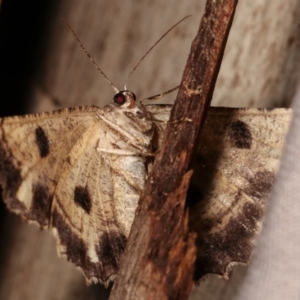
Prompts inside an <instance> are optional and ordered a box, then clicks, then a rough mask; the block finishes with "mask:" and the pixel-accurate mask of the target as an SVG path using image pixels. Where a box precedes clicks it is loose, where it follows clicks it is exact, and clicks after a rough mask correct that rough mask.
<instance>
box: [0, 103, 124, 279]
mask: <svg viewBox="0 0 300 300" xmlns="http://www.w3.org/2000/svg"><path fill="white" fill-rule="evenodd" d="M98 111H99V108H97V107H76V108H71V109H63V110H59V111H55V112H50V113H41V114H35V115H27V116H24V117H8V118H4V119H1V124H0V134H1V135H0V138H1V143H0V184H1V187H2V193H3V199H4V202H5V203H6V205H7V207H8V208H9V209H10V210H12V211H13V212H15V213H17V214H20V215H22V217H23V219H25V220H27V221H33V222H36V223H38V224H39V225H40V227H41V228H52V229H53V232H54V234H55V236H56V237H58V239H59V243H58V251H59V253H60V254H63V255H66V256H67V258H68V259H69V260H71V261H72V262H73V263H75V264H76V265H77V266H79V267H81V268H82V270H83V272H84V274H85V276H86V278H87V279H88V280H89V281H91V280H92V281H101V282H103V283H107V282H108V281H109V280H111V279H113V277H114V275H115V274H116V272H117V265H118V262H119V258H120V255H121V252H123V250H124V247H125V242H126V239H125V237H124V236H123V234H122V233H121V232H120V230H119V228H118V227H117V226H116V225H115V222H114V218H113V201H112V199H111V197H112V195H111V189H110V187H111V181H110V180H109V179H110V173H109V169H108V168H107V167H106V166H105V163H104V162H103V161H102V160H101V157H100V155H99V154H98V153H97V151H96V148H97V146H98V143H99V137H100V135H101V133H103V126H102V125H101V122H100V120H99V117H98V116H97V112H98ZM102 136H103V135H102ZM103 142H105V141H103Z"/></svg>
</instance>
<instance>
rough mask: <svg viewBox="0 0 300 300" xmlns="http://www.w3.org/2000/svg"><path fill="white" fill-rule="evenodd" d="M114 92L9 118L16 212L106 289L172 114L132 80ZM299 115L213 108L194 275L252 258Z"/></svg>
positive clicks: (7, 197)
mask: <svg viewBox="0 0 300 300" xmlns="http://www.w3.org/2000/svg"><path fill="white" fill-rule="evenodd" d="M175 26H176V25H175ZM173 27H174V26H173ZM173 27H172V28H173ZM172 28H171V29H172ZM76 38H77V37H76ZM79 43H80V41H79ZM80 44H81V43H80ZM81 46H82V45H81ZM82 47H83V46H82ZM152 48H153V47H152ZM152 48H151V49H152ZM83 49H84V47H83ZM151 49H150V50H151ZM84 50H85V49H84ZM148 52H149V51H148ZM146 54H147V53H146ZM97 68H98V69H99V70H100V72H101V73H102V74H103V75H104V77H105V78H106V79H107V80H108V81H109V82H110V80H109V79H108V78H107V77H106V75H105V74H104V73H103V72H102V71H101V69H100V68H99V67H98V66H97ZM128 78H129V76H128ZM110 83H111V82H110ZM112 86H113V85H112ZM113 87H114V86H113ZM114 89H115V91H116V94H115V96H114V98H113V102H112V103H111V104H109V105H107V106H105V107H104V108H103V109H101V108H98V107H96V106H80V107H74V108H66V109H62V110H57V111H52V112H45V113H40V114H32V115H25V116H21V117H6V118H2V119H0V186H1V190H2V197H3V200H4V202H5V204H6V206H7V208H8V209H9V210H10V211H12V212H14V213H17V214H19V215H21V216H22V218H23V219H24V220H26V221H28V222H33V223H36V224H38V225H39V226H40V228H42V229H49V230H51V231H52V233H53V234H54V236H55V237H56V239H57V249H58V253H59V254H60V255H63V256H66V257H67V259H68V260H69V261H71V262H73V263H74V264H75V265H76V266H78V267H80V268H81V269H82V271H83V273H84V275H85V277H86V279H87V281H88V282H101V283H103V284H105V285H107V284H108V283H109V282H110V281H112V280H114V278H115V276H116V274H117V271H118V265H119V262H120V258H121V255H122V253H123V251H124V248H125V245H126V241H127V238H128V235H129V232H130V228H131V224H132V221H133V218H134V214H135V209H136V207H137V203H138V200H139V198H140V195H141V193H142V192H143V188H144V184H145V180H146V178H147V174H148V172H149V168H150V166H151V160H152V157H153V154H154V153H155V151H157V150H158V149H159V147H160V145H161V142H162V137H163V133H164V130H165V126H166V123H167V121H168V119H169V115H170V110H171V107H170V106H159V105H137V102H136V96H135V95H134V93H132V92H130V91H128V90H127V88H126V84H125V88H124V90H123V91H118V90H117V89H116V88H115V87H114ZM153 98H155V97H153ZM290 119H291V111H290V110H285V109H274V110H258V109H229V108H210V110H209V113H208V117H207V120H206V122H205V126H204V129H203V132H202V135H201V138H200V142H201V143H200V145H199V149H198V152H197V156H196V160H195V164H194V166H193V167H194V175H193V178H192V184H191V187H190V190H189V193H188V198H187V204H188V206H189V207H190V228H191V230H193V231H196V232H197V234H198V238H197V245H199V248H198V253H197V262H196V272H195V279H198V278H200V277H201V276H203V275H205V274H207V273H215V274H221V275H223V276H224V277H226V276H227V275H228V272H229V269H230V266H231V264H232V263H233V262H247V261H248V259H249V256H250V254H251V250H252V247H253V241H254V237H255V235H256V233H257V231H258V230H259V227H260V221H261V217H262V215H263V210H264V207H265V204H266V202H267V200H268V197H269V192H270V189H271V187H272V184H273V181H274V177H275V174H276V170H277V168H278V164H279V159H280V154H281V150H282V147H283V143H284V137H285V134H286V132H287V129H288V126H289V122H290ZM171 146H172V145H170V147H171Z"/></svg>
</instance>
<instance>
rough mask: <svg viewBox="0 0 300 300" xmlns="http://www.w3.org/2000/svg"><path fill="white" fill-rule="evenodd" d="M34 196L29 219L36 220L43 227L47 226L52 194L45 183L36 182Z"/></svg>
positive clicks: (33, 189) (33, 190) (33, 188)
mask: <svg viewBox="0 0 300 300" xmlns="http://www.w3.org/2000/svg"><path fill="white" fill-rule="evenodd" d="M32 192H33V197H32V203H31V207H30V211H29V216H28V218H29V220H36V221H37V222H38V223H39V224H40V225H41V226H42V227H43V226H47V225H48V222H49V219H50V209H51V201H52V195H50V194H49V189H48V187H47V186H44V185H43V184H40V183H38V184H36V185H34V186H33V187H32Z"/></svg>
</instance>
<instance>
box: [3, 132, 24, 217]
mask: <svg viewBox="0 0 300 300" xmlns="http://www.w3.org/2000/svg"><path fill="white" fill-rule="evenodd" d="M1 142H3V143H5V139H4V137H2V139H1V141H0V186H1V189H2V196H3V200H4V202H5V204H6V205H7V207H8V208H9V209H11V210H12V211H14V212H16V213H19V214H21V215H24V216H25V213H26V207H25V205H24V204H23V203H22V202H21V201H19V200H18V199H17V198H16V193H17V191H18V189H19V187H20V185H21V182H22V177H21V171H20V165H21V164H20V163H19V162H18V161H16V159H15V158H14V157H13V155H12V154H11V151H9V150H6V149H5V148H4V147H5V146H4V147H2V146H1Z"/></svg>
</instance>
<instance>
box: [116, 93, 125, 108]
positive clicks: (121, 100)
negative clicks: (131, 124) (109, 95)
mask: <svg viewBox="0 0 300 300" xmlns="http://www.w3.org/2000/svg"><path fill="white" fill-rule="evenodd" d="M125 101H126V97H125V95H124V94H123V93H117V94H115V96H114V103H116V104H118V105H123V104H124V103H125Z"/></svg>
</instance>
